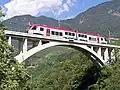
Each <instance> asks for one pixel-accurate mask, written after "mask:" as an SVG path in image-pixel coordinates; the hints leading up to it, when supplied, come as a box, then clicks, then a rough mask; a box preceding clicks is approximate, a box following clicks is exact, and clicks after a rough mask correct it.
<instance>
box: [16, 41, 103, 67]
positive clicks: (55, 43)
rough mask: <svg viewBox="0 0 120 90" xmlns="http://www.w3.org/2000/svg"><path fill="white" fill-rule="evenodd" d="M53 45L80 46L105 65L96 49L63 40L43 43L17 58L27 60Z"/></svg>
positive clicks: (97, 61)
mask: <svg viewBox="0 0 120 90" xmlns="http://www.w3.org/2000/svg"><path fill="white" fill-rule="evenodd" d="M52 46H70V47H72V48H75V49H77V48H80V49H83V50H85V51H87V52H88V53H89V54H90V55H91V57H92V58H93V59H94V62H96V63H97V64H98V65H99V66H100V67H101V66H103V65H104V63H105V61H104V60H103V59H102V57H100V56H99V55H98V54H97V53H96V52H95V51H93V50H91V48H89V47H88V46H87V45H78V44H73V43H62V42H54V41H51V42H49V43H47V44H43V45H41V44H40V45H38V46H36V47H34V48H32V49H30V50H28V51H27V52H21V53H20V54H19V55H17V56H16V57H15V58H16V59H17V60H18V62H20V63H21V62H23V61H24V60H26V59H27V58H29V57H30V56H32V55H34V54H35V53H37V52H39V51H41V50H44V49H46V48H49V47H52Z"/></svg>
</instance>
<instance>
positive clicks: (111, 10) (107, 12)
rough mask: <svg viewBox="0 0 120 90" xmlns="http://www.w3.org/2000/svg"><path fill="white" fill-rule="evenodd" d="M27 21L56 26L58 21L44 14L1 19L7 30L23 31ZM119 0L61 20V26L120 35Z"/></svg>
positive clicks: (106, 34)
mask: <svg viewBox="0 0 120 90" xmlns="http://www.w3.org/2000/svg"><path fill="white" fill-rule="evenodd" d="M28 22H31V23H40V24H46V25H51V26H58V21H57V20H55V19H52V18H48V17H45V16H40V17H33V16H30V15H23V16H16V17H13V18H11V19H9V20H6V21H3V24H5V25H7V26H8V28H9V30H17V31H25V29H26V28H27V27H28ZM119 23H120V1H119V0H113V1H108V2H105V3H102V4H99V5H97V6H94V7H92V8H90V9H88V10H87V11H85V12H83V13H80V14H79V15H77V16H76V17H75V18H73V19H68V20H61V23H60V24H61V27H64V28H71V29H76V30H79V31H84V32H92V33H100V34H101V35H103V36H108V31H111V35H112V36H114V37H115V36H117V37H118V36H120V35H119V33H120V31H119V28H120V25H119Z"/></svg>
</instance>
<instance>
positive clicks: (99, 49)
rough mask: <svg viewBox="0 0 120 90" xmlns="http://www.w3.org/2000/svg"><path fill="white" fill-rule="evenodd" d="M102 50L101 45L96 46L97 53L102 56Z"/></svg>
mask: <svg viewBox="0 0 120 90" xmlns="http://www.w3.org/2000/svg"><path fill="white" fill-rule="evenodd" d="M101 53H102V51H101V47H98V51H97V54H98V55H99V56H100V57H101V56H102V54H101Z"/></svg>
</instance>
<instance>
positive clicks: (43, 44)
mask: <svg viewBox="0 0 120 90" xmlns="http://www.w3.org/2000/svg"><path fill="white" fill-rule="evenodd" d="M5 34H6V37H7V39H8V43H9V44H10V45H13V40H17V41H18V44H17V48H18V51H19V54H18V55H16V56H15V58H16V60H18V62H20V63H21V62H23V61H24V60H26V59H28V58H29V57H31V56H32V55H34V54H35V53H37V52H39V51H41V50H44V49H46V48H49V47H52V46H69V47H72V48H75V49H78V50H79V49H80V50H81V51H83V52H87V53H88V54H89V56H90V57H91V58H92V61H93V62H94V63H95V64H96V65H98V66H103V65H108V64H110V63H112V62H113V61H114V60H115V59H116V57H115V49H120V46H115V45H110V44H100V43H90V42H84V41H78V40H74V41H71V40H67V39H60V38H49V37H44V36H41V35H36V34H30V33H24V32H16V31H8V30H6V31H5ZM15 44H16V43H15Z"/></svg>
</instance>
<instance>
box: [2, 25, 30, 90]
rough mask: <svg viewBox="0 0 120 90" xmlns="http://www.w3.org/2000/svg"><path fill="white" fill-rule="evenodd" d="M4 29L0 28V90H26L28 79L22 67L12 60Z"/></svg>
mask: <svg viewBox="0 0 120 90" xmlns="http://www.w3.org/2000/svg"><path fill="white" fill-rule="evenodd" d="M4 29H5V28H4V27H3V26H2V27H0V90H27V89H28V88H29V87H28V86H27V81H28V79H29V78H30V76H29V75H28V73H27V71H26V69H25V67H24V65H22V64H19V63H18V62H17V60H15V59H14V57H13V55H12V52H13V49H12V47H11V46H10V45H9V44H8V43H7V40H6V38H5V34H4Z"/></svg>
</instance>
